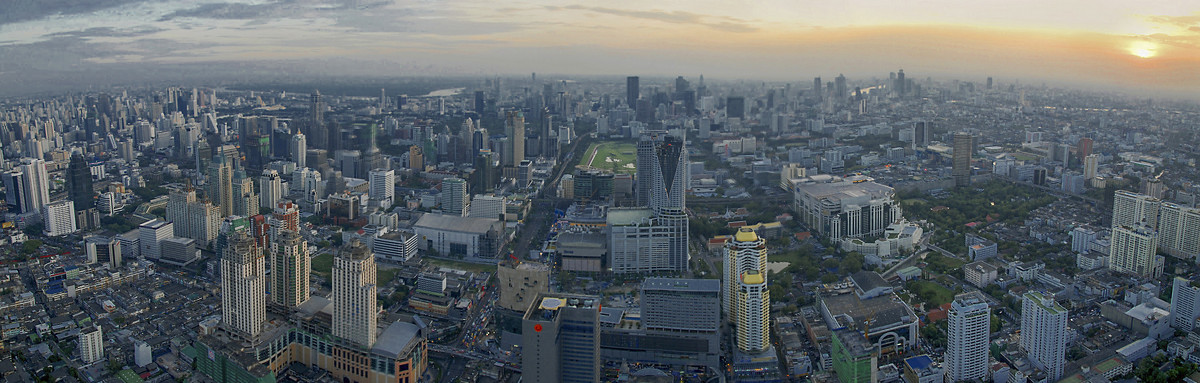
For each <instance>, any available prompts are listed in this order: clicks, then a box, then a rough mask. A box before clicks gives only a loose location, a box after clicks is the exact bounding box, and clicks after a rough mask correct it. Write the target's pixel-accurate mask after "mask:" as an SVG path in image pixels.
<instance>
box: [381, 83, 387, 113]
mask: <svg viewBox="0 0 1200 383" xmlns="http://www.w3.org/2000/svg"><path fill="white" fill-rule="evenodd" d="M387 107H388V102H387V90H386V89H384V88H379V112H380V113H383V110H384V109H387Z"/></svg>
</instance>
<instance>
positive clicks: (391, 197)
mask: <svg viewBox="0 0 1200 383" xmlns="http://www.w3.org/2000/svg"><path fill="white" fill-rule="evenodd" d="M368 182H369V183H370V185H369V186H370V191H369V193H368V195H369V196H370V198H371V204H372V205H375V206H379V207H380V208H383V209H389V208H391V207H392V203H393V202H395V198H396V172H395V171H394V170H392V169H374V170H371V173H370V179H369V180H368Z"/></svg>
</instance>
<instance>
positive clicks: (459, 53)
mask: <svg viewBox="0 0 1200 383" xmlns="http://www.w3.org/2000/svg"><path fill="white" fill-rule="evenodd" d="M873 3H876V2H871V3H862V4H856V5H853V6H850V5H845V4H829V5H822V4H807V5H803V6H801V5H796V4H789V3H778V2H755V3H747V4H723V3H718V2H711V3H704V4H696V3H674V2H666V3H655V4H640V3H621V2H618V3H613V4H607V5H605V6H603V7H601V6H591V5H588V4H586V3H575V4H570V3H538V2H523V3H509V4H506V6H505V7H502V8H499V9H493V7H490V6H487V5H484V4H475V3H472V2H456V3H454V4H436V3H396V2H391V1H358V0H349V1H282V2H277V1H267V2H263V1H240V0H229V1H224V2H221V1H213V2H209V1H205V2H199V3H197V2H190V1H163V2H146V1H137V0H112V1H103V2H93V3H89V4H86V5H74V6H65V7H55V6H53V5H43V4H39V5H27V6H24V7H20V6H18V7H15V9H14V10H13V11H12V12H11V13H9V14H8V15H7V17H2V18H0V53H3V55H0V57H5V59H0V79H4V80H6V81H9V82H12V83H14V84H15V85H16V86H14V87H11V89H12V90H7V91H6V92H8V93H11V94H13V95H18V94H25V93H28V92H36V91H44V90H46V89H47V88H48V87H51V85H52V84H42V83H39V82H38V80H46V79H54V80H56V81H65V80H74V81H77V82H79V83H84V84H89V85H93V84H94V85H113V83H136V82H141V83H145V82H146V81H164V80H170V81H179V79H181V78H183V79H189V78H191V79H196V80H197V81H199V79H200V78H204V77H209V78H217V75H218V74H220V73H221V72H220V71H215V69H214V68H212V66H213V65H222V64H237V66H236V68H237V69H238V70H237V71H235V73H234V74H233V76H232V77H235V78H245V79H249V78H254V77H255V76H279V77H281V78H292V77H291V76H314V75H330V76H339V75H355V76H363V75H366V76H385V75H386V76H445V75H454V76H475V77H478V76H494V75H505V76H507V75H517V74H525V73H529V72H538V73H547V74H550V73H554V74H563V75H603V76H613V75H624V74H628V73H633V74H641V75H643V76H670V75H674V74H677V73H687V74H690V75H692V76H695V75H699V74H701V73H703V74H705V75H706V76H708V77H709V78H711V79H718V78H725V79H761V80H772V81H775V80H781V81H800V80H801V79H804V78H807V77H809V76H812V75H825V76H829V77H833V75H834V74H835V73H845V74H847V76H849V77H850V78H851V80H856V81H862V80H866V79H870V78H880V77H882V76H886V74H887V73H888V72H891V71H895V69H896V68H909V69H910V72H911V73H910V74H911V75H912V77H914V78H919V79H924V78H925V77H930V76H933V77H937V78H945V77H955V78H960V79H965V80H970V79H975V80H977V81H982V80H983V78H985V77H987V76H993V77H995V78H996V79H997V81H998V82H999V83H1001V84H1014V83H1021V84H1039V83H1042V82H1049V83H1051V84H1070V85H1075V86H1091V87H1098V88H1106V89H1121V90H1126V91H1132V92H1136V93H1139V94H1150V93H1153V94H1154V95H1155V96H1157V97H1167V98H1173V97H1182V98H1193V99H1194V98H1195V94H1194V92H1189V89H1190V88H1194V87H1195V86H1196V85H1200V78H1197V77H1196V76H1194V75H1192V74H1191V73H1190V71H1189V69H1190V68H1194V67H1195V66H1196V65H1197V63H1200V13H1197V12H1198V11H1200V7H1196V6H1189V5H1188V4H1185V3H1183V2H1177V3H1164V4H1137V5H1136V7H1135V6H1134V5H1130V4H1126V3H1121V2H1116V1H1104V2H1098V3H1095V2H1087V3H1086V4H1085V3H1083V2H1076V1H1070V2H1054V3H1049V4H1048V3H1041V2H1032V1H1027V2H1022V3H1018V4H1009V3H1006V4H1004V5H998V4H997V5H969V6H963V5H962V4H950V3H948V2H944V1H934V2H927V3H922V4H917V5H906V6H904V7H892V6H889V5H890V4H883V3H878V4H873ZM1084 7H1086V8H1084ZM1079 9H1086V10H1087V11H1086V12H1079V11H1078V10H1079ZM1067 15H1069V17H1066V16H1067ZM747 57H749V58H753V59H751V60H746V59H745V58H747ZM147 69H151V70H147ZM82 71H97V72H101V73H107V74H110V77H111V79H109V80H98V79H94V78H88V79H82V78H79V79H72V78H70V77H73V76H69V77H67V78H61V77H62V74H64V73H66V74H78V73H80V72H82ZM185 72H186V73H185ZM131 73H138V74H139V76H137V77H134V76H132V75H131ZM206 73H208V75H206ZM55 75H57V76H58V77H55ZM293 80H294V78H293ZM105 81H108V82H110V83H108V84H105V83H104V82H105ZM18 89H20V90H18Z"/></svg>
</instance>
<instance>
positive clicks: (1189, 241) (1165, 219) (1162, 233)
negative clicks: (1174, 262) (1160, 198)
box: [1158, 202, 1200, 259]
mask: <svg viewBox="0 0 1200 383" xmlns="http://www.w3.org/2000/svg"><path fill="white" fill-rule="evenodd" d="M1158 247H1159V249H1161V250H1162V251H1163V252H1164V253H1166V254H1167V255H1171V256H1175V257H1179V258H1184V259H1192V258H1195V257H1196V256H1198V255H1200V209H1197V208H1193V207H1188V206H1184V205H1179V204H1174V203H1170V202H1163V203H1162V205H1161V207H1160V208H1159V213H1158Z"/></svg>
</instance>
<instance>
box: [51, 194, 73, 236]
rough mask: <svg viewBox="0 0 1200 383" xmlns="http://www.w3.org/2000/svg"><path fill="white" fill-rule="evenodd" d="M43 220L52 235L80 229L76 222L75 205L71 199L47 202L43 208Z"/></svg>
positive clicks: (65, 233) (69, 232)
mask: <svg viewBox="0 0 1200 383" xmlns="http://www.w3.org/2000/svg"><path fill="white" fill-rule="evenodd" d="M42 222H44V224H45V229H46V235H47V236H50V237H57V236H61V235H67V234H71V233H74V232H75V231H76V230H78V229H79V227H78V226H77V225H76V224H75V205H74V203H73V202H71V201H69V200H64V201H58V202H51V203H48V204H46V206H45V207H43V208H42Z"/></svg>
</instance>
